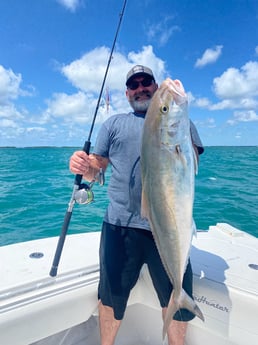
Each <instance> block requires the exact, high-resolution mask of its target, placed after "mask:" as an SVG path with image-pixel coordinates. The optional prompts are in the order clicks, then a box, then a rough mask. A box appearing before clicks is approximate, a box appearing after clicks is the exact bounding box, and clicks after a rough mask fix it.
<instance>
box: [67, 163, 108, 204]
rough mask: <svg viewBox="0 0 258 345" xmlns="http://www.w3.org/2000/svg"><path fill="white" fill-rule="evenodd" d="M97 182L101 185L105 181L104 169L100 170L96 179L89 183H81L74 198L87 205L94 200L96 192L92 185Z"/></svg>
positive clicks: (78, 202)
mask: <svg viewBox="0 0 258 345" xmlns="http://www.w3.org/2000/svg"><path fill="white" fill-rule="evenodd" d="M95 182H98V183H99V184H100V185H101V186H103V184H104V183H105V176H104V172H103V170H102V169H100V170H99V172H98V173H97V175H96V176H95V177H94V179H93V180H92V181H91V182H90V183H89V184H88V183H80V185H79V188H78V189H76V190H75V192H74V200H75V201H76V202H77V204H81V205H87V204H90V203H91V202H93V201H94V194H93V191H92V187H93V185H94V183H95Z"/></svg>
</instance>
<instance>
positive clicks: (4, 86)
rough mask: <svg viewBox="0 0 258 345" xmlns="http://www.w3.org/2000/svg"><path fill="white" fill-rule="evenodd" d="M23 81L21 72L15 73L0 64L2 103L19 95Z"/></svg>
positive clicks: (0, 101)
mask: <svg viewBox="0 0 258 345" xmlns="http://www.w3.org/2000/svg"><path fill="white" fill-rule="evenodd" d="M21 81H22V77H21V74H19V73H18V74H15V73H14V72H13V71H12V70H11V69H5V68H4V67H3V66H2V65H0V104H4V103H6V102H8V101H9V100H11V99H15V98H17V97H18V96H19V94H20V93H21V89H20V84H21Z"/></svg>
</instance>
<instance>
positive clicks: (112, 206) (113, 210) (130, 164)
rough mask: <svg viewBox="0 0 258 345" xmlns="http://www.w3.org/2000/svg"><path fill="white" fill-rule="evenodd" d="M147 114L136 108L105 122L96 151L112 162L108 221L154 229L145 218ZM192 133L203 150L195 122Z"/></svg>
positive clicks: (200, 149) (195, 141) (194, 139)
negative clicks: (143, 164) (143, 185)
mask: <svg viewBox="0 0 258 345" xmlns="http://www.w3.org/2000/svg"><path fill="white" fill-rule="evenodd" d="M144 117H145V116H144V115H142V114H135V113H132V112H130V113H128V114H118V115H113V116H111V117H110V118H109V119H108V120H106V121H105V122H104V123H103V125H102V126H101V129H100V131H99V133H98V137H97V140H96V144H95V146H94V150H93V153H95V154H97V155H100V156H102V157H106V158H108V159H109V161H110V164H111V177H110V182H109V186H108V197H109V205H108V208H107V212H106V214H105V217H104V221H105V222H108V223H111V224H114V225H120V226H128V227H132V228H141V229H147V230H150V226H149V223H148V221H147V220H146V219H143V218H141V190H142V188H141V166H140V151H141V139H142V129H143V124H144ZM191 135H192V139H193V142H194V144H195V145H196V146H197V147H198V150H199V153H202V152H203V146H202V143H201V140H200V138H199V135H198V132H197V130H196V128H195V126H194V124H193V123H192V122H191Z"/></svg>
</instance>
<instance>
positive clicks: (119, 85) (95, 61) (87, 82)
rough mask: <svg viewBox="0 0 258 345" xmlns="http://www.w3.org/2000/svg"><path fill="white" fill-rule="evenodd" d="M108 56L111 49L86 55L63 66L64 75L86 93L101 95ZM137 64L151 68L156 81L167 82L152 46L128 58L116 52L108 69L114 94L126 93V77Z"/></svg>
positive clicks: (103, 48)
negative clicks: (164, 79)
mask: <svg viewBox="0 0 258 345" xmlns="http://www.w3.org/2000/svg"><path fill="white" fill-rule="evenodd" d="M109 56H110V49H109V48H107V47H104V46H103V47H98V48H95V49H93V50H91V51H90V52H88V53H86V54H84V55H83V56H82V57H81V58H80V59H77V60H75V61H73V62H71V63H70V64H68V65H65V66H62V67H61V72H62V73H63V74H64V76H65V77H66V78H67V79H68V80H69V82H71V83H72V85H74V86H75V87H76V88H78V89H80V90H82V91H84V92H93V93H99V92H100V87H101V85H102V82H103V78H104V75H105V72H106V68H107V63H108V60H109ZM136 64H143V65H147V66H149V67H150V68H151V69H152V70H153V73H154V74H155V76H156V79H157V80H162V79H163V78H164V74H165V64H164V61H163V60H161V59H159V58H157V57H156V55H155V54H154V52H153V48H152V46H145V47H143V49H142V50H141V51H139V52H129V54H128V56H125V55H123V54H121V53H119V52H115V53H114V54H113V57H112V60H111V64H110V67H109V71H108V75H107V81H106V85H108V86H109V87H110V89H112V90H119V91H121V92H124V90H125V78H126V73H127V71H129V69H130V68H131V67H133V66H134V65H136Z"/></svg>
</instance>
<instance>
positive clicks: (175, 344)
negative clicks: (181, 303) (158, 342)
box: [162, 308, 187, 345]
mask: <svg viewBox="0 0 258 345" xmlns="http://www.w3.org/2000/svg"><path fill="white" fill-rule="evenodd" d="M166 311H167V308H163V309H162V317H163V320H164V317H165V314H166ZM186 330H187V322H183V321H176V320H172V321H171V323H170V325H169V327H168V331H167V337H168V345H184V342H185V336H186Z"/></svg>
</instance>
